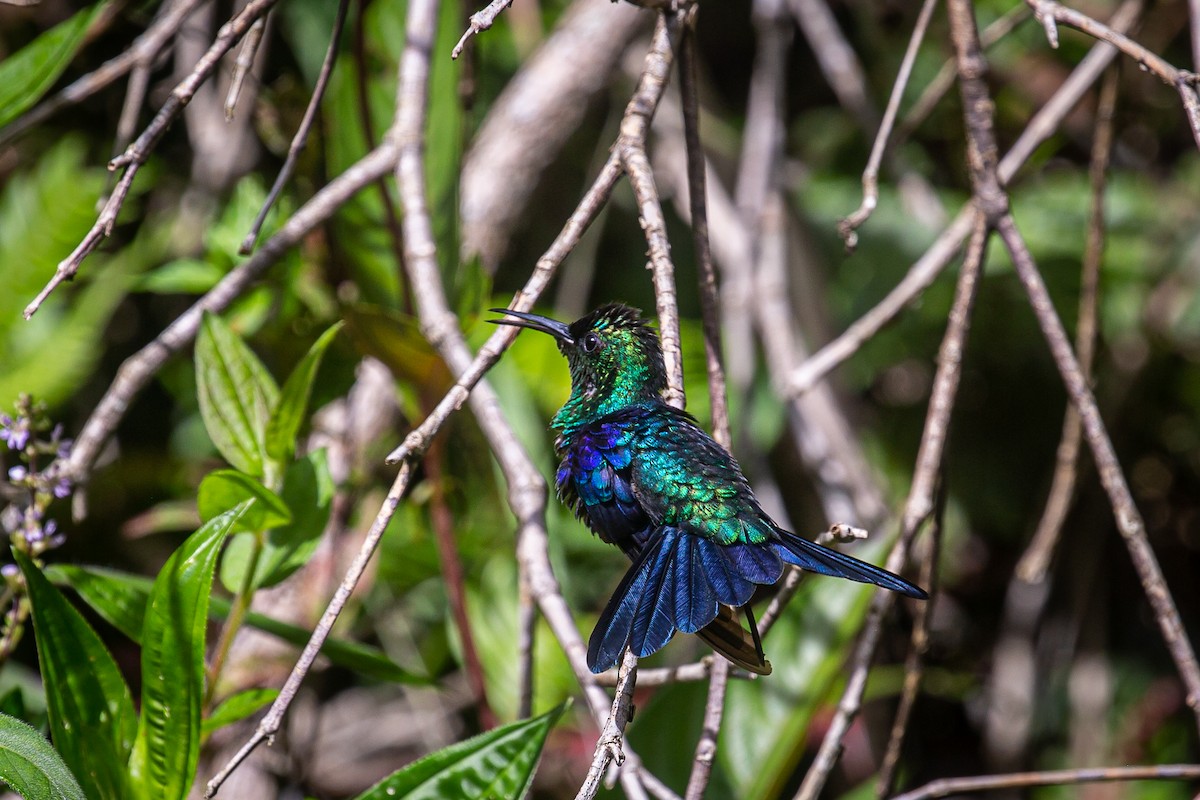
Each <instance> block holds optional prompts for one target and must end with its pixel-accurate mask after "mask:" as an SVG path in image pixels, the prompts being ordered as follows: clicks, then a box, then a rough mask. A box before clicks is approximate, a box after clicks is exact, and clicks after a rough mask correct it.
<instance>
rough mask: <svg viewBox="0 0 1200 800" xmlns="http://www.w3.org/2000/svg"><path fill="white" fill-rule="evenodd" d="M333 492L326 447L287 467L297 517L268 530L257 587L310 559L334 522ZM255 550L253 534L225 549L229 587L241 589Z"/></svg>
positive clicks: (286, 486)
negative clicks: (326, 526)
mask: <svg viewBox="0 0 1200 800" xmlns="http://www.w3.org/2000/svg"><path fill="white" fill-rule="evenodd" d="M333 490H334V487H333V477H332V476H331V475H330V474H329V463H328V460H327V458H326V454H325V450H318V451H316V452H315V453H309V454H308V455H307V456H305V457H304V458H302V459H300V460H299V461H296V462H295V463H293V464H292V465H291V466H290V467H289V468H288V471H287V474H286V475H285V476H284V479H283V502H285V503H287V507H288V508H289V509H291V510H292V520H291V522H290V524H285V525H283V526H282V527H277V528H274V529H273V530H271V531H270V532H269V533H267V535H266V539H265V541H264V542H263V547H262V551H261V552H260V553H259V554H258V560H257V562H256V563H257V567H256V569H255V576H254V581H253V586H254V588H256V589H259V588H263V587H267V586H274V585H276V584H278V583H280V582H281V581H283V580H285V579H286V578H287V577H288V576H289V575H291V574H292V573H293V572H295V571H296V570H297V569H299V568H300V567H302V566H304V564H306V563H307V562H308V559H309V558H310V557H311V556H312V554H313V551H314V550H316V548H317V545H318V544H319V542H320V539H321V534H322V533H324V532H325V524H326V523H327V522H329V512H330V510H331V505H330V504H331V503H332V502H333ZM253 548H254V540H253V537H251V536H238V537H237V538H235V539H234V540H233V541H231V542H230V543H229V547H228V548H226V550H225V557H224V558H223V559H221V583H223V584H224V585H225V587H226V588H227V589H229V590H230V591H233V592H236V591H237V590H238V588H239V587H241V585H242V581H243V579H244V576H245V574H246V569H247V566H248V564H249V562H250V557H251V555H252V553H253Z"/></svg>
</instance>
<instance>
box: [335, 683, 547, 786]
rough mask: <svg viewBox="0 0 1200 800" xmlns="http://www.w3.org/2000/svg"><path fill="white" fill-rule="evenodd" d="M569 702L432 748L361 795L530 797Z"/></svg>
mask: <svg viewBox="0 0 1200 800" xmlns="http://www.w3.org/2000/svg"><path fill="white" fill-rule="evenodd" d="M565 709H566V704H565V703H564V704H563V705H560V706H558V707H557V708H554V709H552V710H550V711H548V712H546V713H545V714H542V715H541V716H540V717H533V718H532V719H527V720H522V721H520V722H513V723H511V724H509V725H505V726H503V727H501V728H496V730H494V731H488V732H487V733H485V734H482V735H480V736H476V737H474V738H471V739H468V740H466V741H465V742H459V743H458V744H454V745H451V746H449V747H447V748H444V749H442V750H438V751H437V752H436V753H432V754H430V755H428V756H426V757H425V758H422V759H421V760H420V761H416V762H414V763H412V764H409V765H408V766H407V767H405V768H404V769H401V770H399V771H397V772H393V773H392V774H391V775H389V776H388V777H386V778H384V779H383V780H382V781H380V782H379V783H377V784H375V785H374V786H372V787H371V788H370V789H368V790H367V791H365V792H363V793H362V794H360V795H359V796H358V797H357V798H356V800H405V799H407V800H424V799H425V798H429V800H441V799H442V798H446V797H479V798H491V797H503V798H513V800H517V798H521V797H524V796H525V794H526V793H527V792H528V791H529V787H530V785H532V783H533V773H534V770H536V769H537V763H538V759H539V758H540V757H541V755H542V746H543V745H544V744H545V743H546V735H547V734H548V733H549V732H550V728H551V726H552V725H554V723H555V721H556V720H557V719H558V718H559V717H560V716H562V713H563V711H564V710H565Z"/></svg>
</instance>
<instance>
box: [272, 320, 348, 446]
mask: <svg viewBox="0 0 1200 800" xmlns="http://www.w3.org/2000/svg"><path fill="white" fill-rule="evenodd" d="M341 329H342V324H341V323H340V322H339V323H337V324H336V325H333V326H332V327H331V328H329V330H327V331H325V333H323V334H321V336H320V338H318V339H317V341H315V342H313V346H312V347H310V348H309V349H308V353H306V354H305V356H304V358H303V359H301V360H300V363H299V364H297V365H296V368H295V369H294V370H292V374H291V375H289V376H288V379H287V380H286V381H284V384H283V391H282V392H281V393H280V395H279V404H278V405H277V406H276V407H275V410H274V412H273V413H272V414H271V421H270V422H269V423H268V424H267V455H269V456H271V457H272V458H274V459H276V460H277V461H280V462H285V461H287V459H289V458H291V457H292V452H293V451H294V450H295V449H296V434H298V433H299V432H300V425H301V424H303V422H304V414H305V412H306V411H307V410H308V398H309V396H311V395H312V387H313V381H315V380H316V379H317V370H318V369H319V368H320V366H321V359H323V358H324V357H325V351H326V350H328V349H329V345H330V344H332V343H333V339H334V337H336V336H337V334H338V331H340V330H341Z"/></svg>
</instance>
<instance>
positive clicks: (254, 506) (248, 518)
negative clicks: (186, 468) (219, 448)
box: [196, 469, 292, 531]
mask: <svg viewBox="0 0 1200 800" xmlns="http://www.w3.org/2000/svg"><path fill="white" fill-rule="evenodd" d="M247 500H252V501H253V502H252V503H251V504H250V505H249V506H247V507H246V511H245V513H243V514H242V515H241V517H240V518H239V519H238V522H237V528H236V529H235V530H239V531H262V530H266V529H267V528H274V527H275V526H277V525H286V524H288V523H289V522H291V521H292V512H291V511H289V510H288V506H287V504H286V503H285V502H284V501H283V500H282V499H281V498H280V497H279V495H277V494H275V493H274V492H272V491H271V490H270V489H268V488H267V487H265V486H263V485H262V483H261V482H259V481H258V480H257V479H255V478H253V477H251V476H250V475H247V474H246V473H244V472H238V471H237V470H236V469H218V470H215V471H214V472H210V473H208V474H207V475H205V476H204V480H202V481H200V490H199V491H198V492H197V496H196V507H197V509H198V510H199V511H200V519H201V520H203V521H204V522H208V521H209V520H211V519H213V518H215V517H218V516H220V515H221V514H224V513H225V512H226V511H229V510H230V509H233V508H236V507H237V506H239V505H241V504H242V503H245V502H246V501H247Z"/></svg>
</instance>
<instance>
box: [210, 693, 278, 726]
mask: <svg viewBox="0 0 1200 800" xmlns="http://www.w3.org/2000/svg"><path fill="white" fill-rule="evenodd" d="M278 696H279V690H278V689H247V690H245V691H244V692H238V693H237V694H235V695H232V696H230V697H227V698H225V700H223V701H222V702H221V704H220V705H218V706H217V707H216V708H214V709H213V712H212V713H211V714H209V715H208V717H206V718H205V720H204V722H203V724H202V725H201V727H200V730H201V733H202V734H203V735H204V736H208V735H209V734H211V733H212V732H213V731H215V730H217V729H218V728H223V727H225V726H226V725H232V724H233V723H235V722H239V721H241V720H243V719H245V718H246V717H248V716H250V715H251V714H253V713H255V712H256V711H258V710H259V709H261V708H263V707H264V706H266V705H268V704H270V703H272V702H274V700H275V698H276V697H278Z"/></svg>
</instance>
